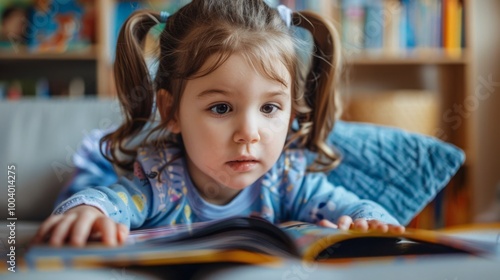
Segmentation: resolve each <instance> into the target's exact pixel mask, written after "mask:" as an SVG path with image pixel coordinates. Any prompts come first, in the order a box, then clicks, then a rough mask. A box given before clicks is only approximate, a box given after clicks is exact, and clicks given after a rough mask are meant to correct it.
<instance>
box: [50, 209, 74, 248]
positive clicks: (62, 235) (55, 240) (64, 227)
mask: <svg viewBox="0 0 500 280" xmlns="http://www.w3.org/2000/svg"><path fill="white" fill-rule="evenodd" d="M77 217H78V216H77V215H64V217H63V219H61V220H60V221H59V223H58V224H57V225H56V226H55V227H54V229H53V230H52V236H51V237H50V241H49V243H50V245H52V246H56V247H58V246H61V245H62V244H63V243H64V242H65V241H66V238H67V237H68V236H69V232H70V230H71V228H72V226H73V224H74V222H75V221H76V219H77Z"/></svg>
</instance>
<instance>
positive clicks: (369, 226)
mask: <svg viewBox="0 0 500 280" xmlns="http://www.w3.org/2000/svg"><path fill="white" fill-rule="evenodd" d="M318 225H320V226H324V227H330V228H338V229H342V230H348V229H352V230H357V231H363V232H365V231H369V230H371V231H377V232H390V233H396V234H397V233H403V232H404V231H405V227H404V226H400V225H392V224H386V223H384V222H381V221H379V220H368V221H367V220H366V219H356V220H355V221H353V220H352V218H351V217H349V216H342V217H340V218H339V219H338V221H337V224H334V223H332V222H330V221H329V220H326V219H324V220H321V221H319V223H318Z"/></svg>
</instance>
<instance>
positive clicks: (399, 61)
mask: <svg viewBox="0 0 500 280" xmlns="http://www.w3.org/2000/svg"><path fill="white" fill-rule="evenodd" d="M345 62H346V64H349V65H405V64H417V65H419V64H422V65H440V64H443V65H446V64H457V65H461V64H462V65H465V64H467V63H468V62H469V56H468V54H467V52H466V51H465V50H464V51H462V53H461V54H460V55H450V54H446V53H444V52H443V51H440V50H436V51H415V52H408V53H398V54H387V53H375V52H373V53H370V52H366V51H363V52H362V53H359V54H352V55H346V57H345Z"/></svg>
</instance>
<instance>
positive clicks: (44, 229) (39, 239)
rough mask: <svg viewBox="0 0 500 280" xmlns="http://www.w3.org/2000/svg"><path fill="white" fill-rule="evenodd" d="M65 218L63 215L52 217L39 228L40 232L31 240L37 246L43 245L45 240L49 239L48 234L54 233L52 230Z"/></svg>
mask: <svg viewBox="0 0 500 280" xmlns="http://www.w3.org/2000/svg"><path fill="white" fill-rule="evenodd" d="M62 218H63V215H52V216H50V217H49V218H47V220H45V222H43V224H42V225H41V226H40V228H38V231H37V232H36V234H35V236H34V237H33V239H32V240H31V243H32V244H37V243H43V242H45V238H46V237H47V234H49V232H51V231H52V228H53V227H54V225H56V224H57V223H58V222H59V221H60V220H61V219H62Z"/></svg>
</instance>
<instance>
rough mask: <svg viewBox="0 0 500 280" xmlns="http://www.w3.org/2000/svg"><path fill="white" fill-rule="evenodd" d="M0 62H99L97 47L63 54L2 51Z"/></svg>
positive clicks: (0, 52)
mask: <svg viewBox="0 0 500 280" xmlns="http://www.w3.org/2000/svg"><path fill="white" fill-rule="evenodd" d="M0 60H3V61H5V60H7V61H9V60H11V61H17V60H97V52H96V48H95V47H89V48H86V49H84V50H81V51H68V52H63V53H56V52H46V53H30V52H28V51H25V50H23V51H19V52H14V51H0Z"/></svg>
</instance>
